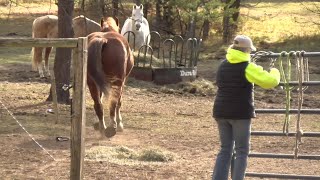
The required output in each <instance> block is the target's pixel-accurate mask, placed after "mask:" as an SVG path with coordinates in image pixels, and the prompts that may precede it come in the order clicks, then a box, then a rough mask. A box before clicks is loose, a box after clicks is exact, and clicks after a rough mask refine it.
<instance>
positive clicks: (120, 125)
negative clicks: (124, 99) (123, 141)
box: [117, 123, 123, 132]
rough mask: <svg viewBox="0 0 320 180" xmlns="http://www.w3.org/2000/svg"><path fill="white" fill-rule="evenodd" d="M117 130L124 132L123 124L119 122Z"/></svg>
mask: <svg viewBox="0 0 320 180" xmlns="http://www.w3.org/2000/svg"><path fill="white" fill-rule="evenodd" d="M117 132H123V124H122V123H119V124H118V126H117Z"/></svg>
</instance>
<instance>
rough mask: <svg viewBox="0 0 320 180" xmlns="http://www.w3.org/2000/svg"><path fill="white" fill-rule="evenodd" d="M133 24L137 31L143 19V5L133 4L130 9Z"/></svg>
mask: <svg viewBox="0 0 320 180" xmlns="http://www.w3.org/2000/svg"><path fill="white" fill-rule="evenodd" d="M131 19H132V20H133V26H134V28H135V30H136V31H139V30H140V28H141V24H142V21H143V5H142V4H141V5H140V6H137V5H134V6H133V9H132V17H131Z"/></svg>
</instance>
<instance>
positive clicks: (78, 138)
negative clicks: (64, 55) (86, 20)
mask: <svg viewBox="0 0 320 180" xmlns="http://www.w3.org/2000/svg"><path fill="white" fill-rule="evenodd" d="M73 70H74V71H73V72H74V76H73V77H74V79H73V80H74V86H73V95H72V110H71V111H72V112H71V113H72V115H71V135H70V137H71V168H70V179H71V180H80V179H83V175H82V169H83V161H84V160H83V159H84V155H85V152H84V147H85V146H84V140H85V124H86V123H85V118H86V117H85V115H86V114H85V109H86V107H85V104H86V103H85V102H86V101H85V95H86V84H87V38H86V37H80V38H79V39H78V47H77V48H74V50H73Z"/></svg>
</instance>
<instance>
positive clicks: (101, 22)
mask: <svg viewBox="0 0 320 180" xmlns="http://www.w3.org/2000/svg"><path fill="white" fill-rule="evenodd" d="M103 22H104V20H103V18H101V20H100V26H101V28H102V27H103Z"/></svg>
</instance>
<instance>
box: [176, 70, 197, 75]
mask: <svg viewBox="0 0 320 180" xmlns="http://www.w3.org/2000/svg"><path fill="white" fill-rule="evenodd" d="M196 75H197V71H196V70H195V69H193V70H180V76H196Z"/></svg>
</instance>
